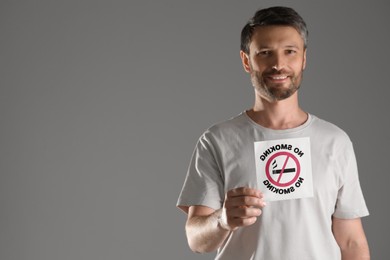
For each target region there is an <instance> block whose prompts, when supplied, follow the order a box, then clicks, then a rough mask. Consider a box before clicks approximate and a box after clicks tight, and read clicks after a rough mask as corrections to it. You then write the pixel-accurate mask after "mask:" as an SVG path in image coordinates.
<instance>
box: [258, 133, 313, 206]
mask: <svg viewBox="0 0 390 260" xmlns="http://www.w3.org/2000/svg"><path fill="white" fill-rule="evenodd" d="M254 145H255V162H256V174H257V185H258V188H259V189H260V190H261V191H262V192H263V193H264V197H265V201H277V200H288V199H300V198H308V197H313V182H312V168H311V152H310V138H309V137H304V138H293V139H282V140H272V141H263V142H255V143H254Z"/></svg>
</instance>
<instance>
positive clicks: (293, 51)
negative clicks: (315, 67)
mask: <svg viewBox="0 0 390 260" xmlns="http://www.w3.org/2000/svg"><path fill="white" fill-rule="evenodd" d="M295 53H297V51H296V50H286V54H290V55H291V54H295Z"/></svg>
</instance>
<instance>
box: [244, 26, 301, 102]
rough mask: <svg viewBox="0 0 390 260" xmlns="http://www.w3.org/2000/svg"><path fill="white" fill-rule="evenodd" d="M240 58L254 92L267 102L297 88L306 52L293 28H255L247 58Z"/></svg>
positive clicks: (286, 96) (276, 99)
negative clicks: (249, 76) (248, 74)
mask: <svg viewBox="0 0 390 260" xmlns="http://www.w3.org/2000/svg"><path fill="white" fill-rule="evenodd" d="M241 58H242V62H243V65H244V69H245V71H246V72H248V73H250V75H251V81H252V84H253V86H254V88H255V90H256V92H257V93H258V94H259V95H260V96H261V97H263V98H265V99H266V100H268V101H269V102H274V101H279V100H283V99H286V98H288V97H290V96H291V95H293V94H294V93H295V92H296V91H297V90H298V89H299V87H300V85H301V82H302V74H303V70H304V68H305V65H306V49H305V48H304V42H303V39H302V37H301V35H300V34H299V33H298V31H297V30H295V28H293V27H290V26H261V27H258V28H256V29H255V32H254V34H253V36H252V40H251V43H250V45H249V54H245V53H244V52H241Z"/></svg>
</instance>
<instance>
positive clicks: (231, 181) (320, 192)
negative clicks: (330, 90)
mask: <svg viewBox="0 0 390 260" xmlns="http://www.w3.org/2000/svg"><path fill="white" fill-rule="evenodd" d="M301 137H308V138H309V139H310V150H311V166H312V183H313V184H312V185H313V197H310V198H301V199H291V200H282V201H271V202H268V203H267V206H266V207H265V208H263V213H262V215H261V216H260V217H259V218H258V219H257V221H256V223H255V224H253V225H251V226H248V227H243V228H239V229H237V230H236V231H234V232H232V233H231V235H230V236H229V237H228V238H227V240H226V241H225V243H224V244H223V245H222V246H221V248H219V249H218V252H217V256H216V258H215V259H224V260H227V259H231V260H238V259H240V260H246V259H252V260H282V259H283V260H322V259H323V260H330V259H332V260H336V259H340V258H341V256H340V249H339V247H338V245H337V243H336V241H335V238H334V236H333V233H332V229H331V228H332V216H334V217H337V218H344V219H352V218H359V217H363V216H367V215H368V214H369V213H368V210H367V207H366V204H365V201H364V198H363V194H362V191H361V188H360V183H359V178H358V171H357V165H356V159H355V154H354V151H353V146H352V143H351V141H350V139H349V137H348V136H347V135H346V134H345V133H344V132H343V131H342V130H341V129H339V128H338V127H336V126H335V125H333V124H331V123H328V122H326V121H324V120H321V119H319V118H317V117H315V116H313V115H309V118H308V120H307V121H306V122H305V123H304V124H303V125H301V126H299V127H296V128H292V129H287V130H272V129H268V128H264V127H262V126H260V125H258V124H257V123H255V122H254V121H252V120H251V119H250V118H249V116H248V115H247V114H246V113H245V112H244V113H241V114H240V115H238V116H237V117H235V118H232V119H230V120H228V121H226V122H223V123H219V124H216V125H214V126H213V127H211V128H210V129H208V130H207V131H206V132H205V133H204V134H203V135H202V136H201V137H200V139H199V141H198V143H197V146H196V148H195V151H194V153H193V156H192V160H191V163H190V166H189V169H188V173H187V177H186V179H185V182H184V185H183V189H182V191H181V194H180V196H179V199H178V202H177V206H192V205H203V206H207V207H210V208H213V209H220V208H221V207H222V205H223V201H224V197H225V193H226V192H227V191H228V190H230V189H233V188H237V187H242V186H248V187H252V188H259V189H264V186H263V187H262V186H261V185H260V184H259V183H257V178H256V167H255V155H254V142H258V141H266V140H279V139H280V140H282V139H291V138H301Z"/></svg>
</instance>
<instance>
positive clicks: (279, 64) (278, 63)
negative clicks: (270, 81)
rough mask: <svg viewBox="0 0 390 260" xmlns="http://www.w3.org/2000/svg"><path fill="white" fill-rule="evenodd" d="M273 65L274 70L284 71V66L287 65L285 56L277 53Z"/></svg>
mask: <svg viewBox="0 0 390 260" xmlns="http://www.w3.org/2000/svg"><path fill="white" fill-rule="evenodd" d="M271 65H272V69H273V70H277V71H280V70H282V69H284V66H285V65H286V64H285V59H284V57H283V55H281V54H278V53H275V54H274V55H273V59H272V63H271Z"/></svg>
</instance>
